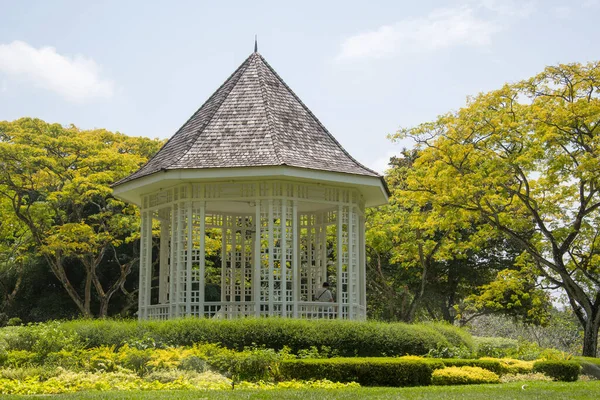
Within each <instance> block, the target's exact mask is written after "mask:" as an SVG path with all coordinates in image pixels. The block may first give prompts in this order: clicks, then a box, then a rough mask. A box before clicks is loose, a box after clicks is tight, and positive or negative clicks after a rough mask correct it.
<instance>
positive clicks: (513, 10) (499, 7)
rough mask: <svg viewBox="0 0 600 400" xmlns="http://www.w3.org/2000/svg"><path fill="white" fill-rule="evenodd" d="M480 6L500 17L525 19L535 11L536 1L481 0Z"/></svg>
mask: <svg viewBox="0 0 600 400" xmlns="http://www.w3.org/2000/svg"><path fill="white" fill-rule="evenodd" d="M479 5H480V6H481V7H482V8H485V9H487V10H489V11H492V12H494V13H496V14H498V15H500V16H507V17H517V18H525V17H528V16H529V15H531V14H532V13H533V12H534V11H535V2H534V1H514V0H481V1H480V2H479Z"/></svg>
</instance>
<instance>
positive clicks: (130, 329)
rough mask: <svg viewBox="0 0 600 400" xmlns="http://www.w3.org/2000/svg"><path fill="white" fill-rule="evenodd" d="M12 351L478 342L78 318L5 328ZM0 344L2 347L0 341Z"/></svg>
mask: <svg viewBox="0 0 600 400" xmlns="http://www.w3.org/2000/svg"><path fill="white" fill-rule="evenodd" d="M2 341H3V342H4V343H5V346H6V349H7V350H11V349H14V350H28V351H35V352H37V353H49V352H56V351H59V350H62V349H69V348H75V347H79V348H81V347H83V348H94V347H100V346H115V347H117V348H118V347H120V346H123V345H125V344H129V345H130V346H135V347H157V348H161V347H167V346H191V345H193V344H195V343H220V344H221V345H222V346H224V347H227V348H230V349H235V350H243V349H244V348H246V347H261V346H265V347H268V348H271V349H274V350H280V349H283V348H284V347H288V348H290V349H291V351H292V352H293V353H298V352H299V351H301V350H303V349H310V348H313V347H315V348H323V347H329V348H331V349H332V350H333V351H334V352H335V354H336V355H338V356H343V357H348V356H360V357H378V356H402V355H407V354H412V355H425V354H427V353H428V352H430V351H432V350H436V349H439V348H448V347H460V348H466V349H468V350H470V351H472V350H473V339H472V337H471V336H470V335H469V334H468V333H467V332H465V331H464V330H462V329H460V328H457V327H454V326H451V325H447V324H404V323H383V322H359V321H338V320H319V321H309V320H298V319H282V318H257V319H252V318H247V319H237V320H210V319H199V318H183V319H176V320H168V321H144V322H137V321H131V320H126V321H116V320H77V321H67V322H50V323H44V324H37V325H31V326H26V327H6V328H2V329H0V342H2ZM0 346H2V344H1V343H0Z"/></svg>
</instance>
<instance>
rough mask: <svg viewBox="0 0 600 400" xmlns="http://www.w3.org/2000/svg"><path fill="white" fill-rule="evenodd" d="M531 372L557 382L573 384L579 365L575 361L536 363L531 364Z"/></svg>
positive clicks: (579, 368) (579, 370)
mask: <svg viewBox="0 0 600 400" xmlns="http://www.w3.org/2000/svg"><path fill="white" fill-rule="evenodd" d="M533 372H541V373H543V374H545V375H547V376H549V377H551V378H552V379H554V380H557V381H563V382H575V381H576V380H577V378H578V377H579V373H580V372H581V365H580V364H579V363H578V362H577V361H556V360H554V361H537V362H536V363H535V364H533Z"/></svg>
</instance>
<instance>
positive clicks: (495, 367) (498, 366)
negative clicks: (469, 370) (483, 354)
mask: <svg viewBox="0 0 600 400" xmlns="http://www.w3.org/2000/svg"><path fill="white" fill-rule="evenodd" d="M442 362H443V363H444V365H445V366H446V367H459V368H460V367H478V368H483V369H485V370H488V371H491V372H493V373H495V374H498V375H502V374H504V373H506V372H507V369H506V368H505V367H504V366H503V365H502V363H501V362H500V360H490V359H483V360H480V359H477V360H468V359H462V358H443V359H442Z"/></svg>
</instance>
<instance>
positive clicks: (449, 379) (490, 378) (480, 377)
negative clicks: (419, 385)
mask: <svg viewBox="0 0 600 400" xmlns="http://www.w3.org/2000/svg"><path fill="white" fill-rule="evenodd" d="M431 383H432V384H433V385H470V384H479V383H500V377H499V376H498V375H496V374H495V373H493V372H492V371H488V370H487V369H483V368H479V367H446V368H442V369H436V370H435V371H433V374H432V376H431Z"/></svg>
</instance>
